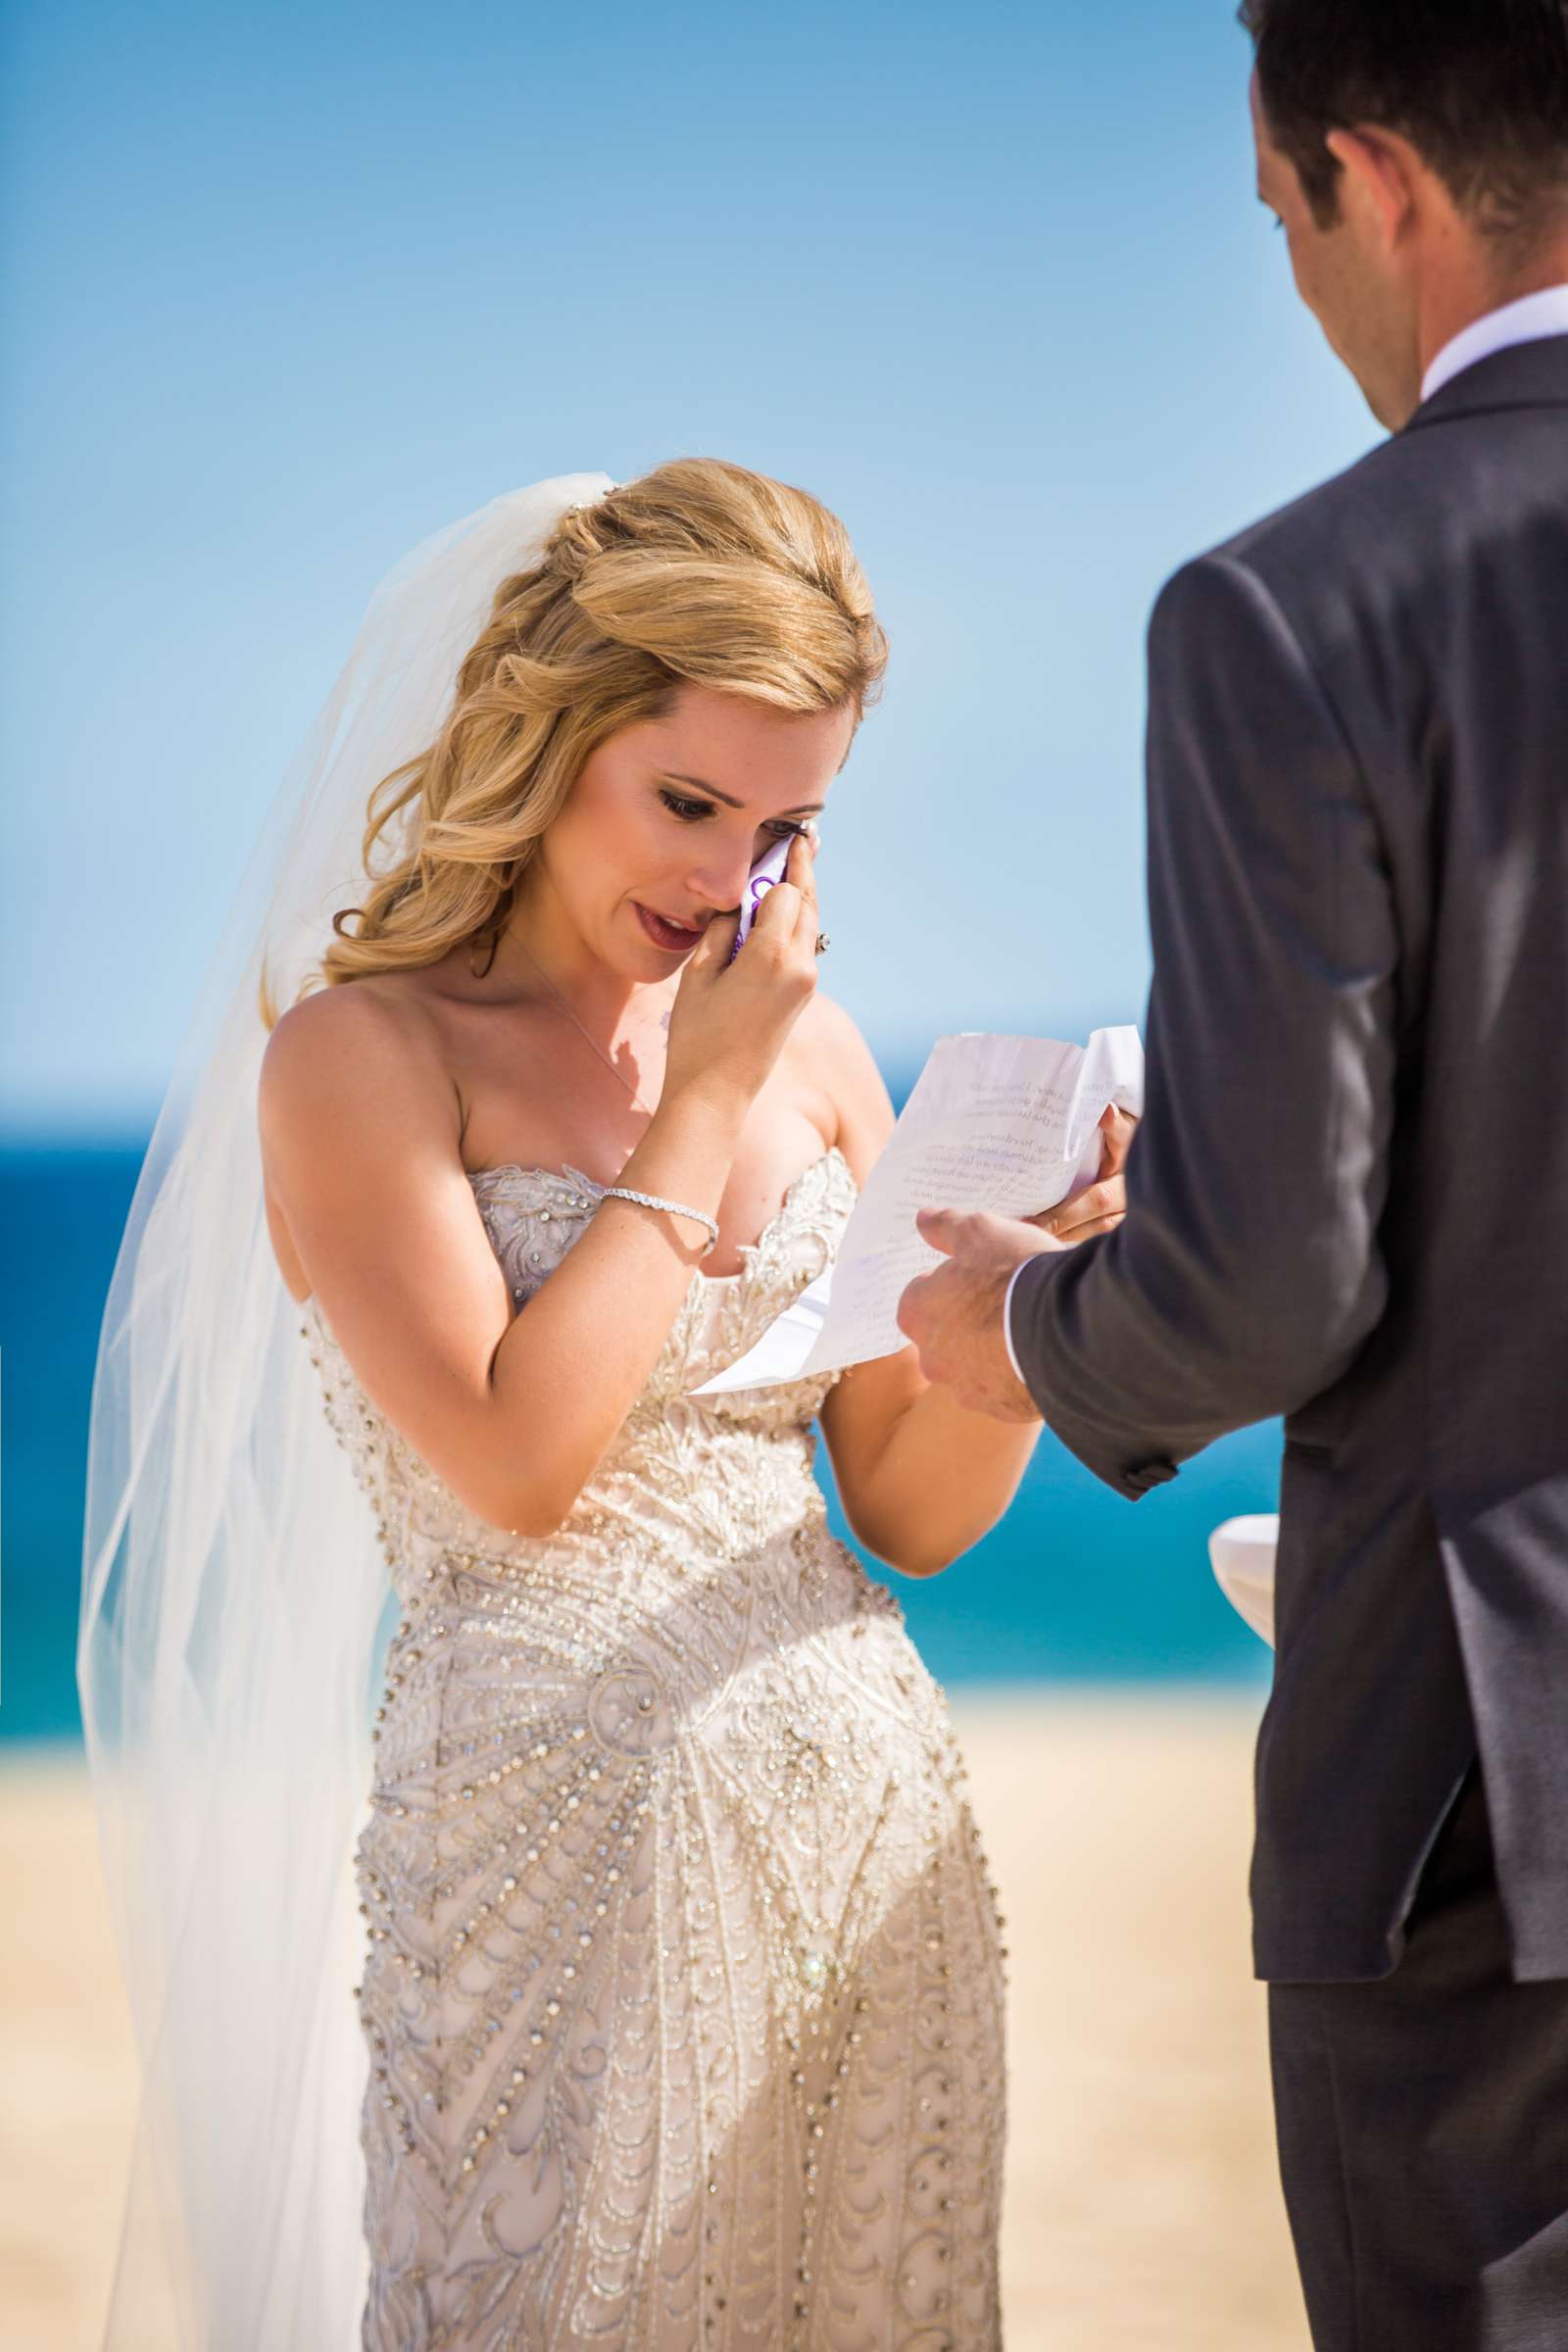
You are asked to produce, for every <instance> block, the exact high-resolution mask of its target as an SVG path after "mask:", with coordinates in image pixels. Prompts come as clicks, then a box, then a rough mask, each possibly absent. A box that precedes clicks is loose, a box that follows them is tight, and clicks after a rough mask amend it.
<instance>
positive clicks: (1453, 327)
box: [1418, 219, 1568, 374]
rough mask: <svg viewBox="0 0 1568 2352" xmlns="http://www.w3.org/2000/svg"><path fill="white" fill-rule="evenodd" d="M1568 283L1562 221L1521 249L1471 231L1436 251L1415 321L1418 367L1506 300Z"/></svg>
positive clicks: (1566, 228) (1567, 228) (1567, 226)
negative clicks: (1442, 250) (1441, 251)
mask: <svg viewBox="0 0 1568 2352" xmlns="http://www.w3.org/2000/svg"><path fill="white" fill-rule="evenodd" d="M1563 285H1568V219H1565V220H1564V221H1562V222H1560V223H1559V224H1558V225H1557V226H1556V227H1555V230H1554V233H1550V234H1547V235H1544V236H1542V237H1539V238H1536V239H1534V240H1532V241H1531V243H1530V244H1529V245H1528V246H1525V247H1513V248H1509V247H1506V246H1503V245H1501V244H1499V243H1497V242H1495V241H1494V240H1492V239H1490V238H1485V237H1481V236H1478V235H1471V236H1469V237H1466V238H1465V239H1464V240H1463V241H1462V242H1459V243H1456V244H1455V246H1454V248H1453V249H1452V250H1451V252H1446V253H1444V254H1443V255H1441V256H1440V257H1439V259H1438V261H1437V263H1436V265H1435V266H1434V268H1433V270H1431V273H1430V275H1429V278H1428V281H1427V283H1426V285H1425V286H1424V287H1423V288H1422V300H1421V306H1420V315H1419V320H1418V335H1419V341H1420V351H1421V371H1422V373H1423V374H1425V372H1426V370H1427V368H1430V367H1431V365H1432V363H1433V361H1434V360H1435V359H1436V358H1437V356H1438V354H1439V352H1440V351H1442V350H1443V349H1444V347H1445V345H1446V344H1448V343H1451V342H1452V340H1453V338H1454V336H1455V335H1458V334H1462V333H1463V332H1464V330H1465V328H1466V327H1467V326H1474V324H1475V322H1476V320H1477V319H1486V318H1489V317H1490V316H1491V314H1492V313H1493V312H1494V311H1500V310H1501V309H1503V307H1504V306H1505V305H1506V304H1508V303H1510V302H1520V301H1522V300H1523V298H1524V297H1525V296H1526V295H1527V294H1540V293H1544V291H1545V289H1546V288H1547V287H1548V286H1563Z"/></svg>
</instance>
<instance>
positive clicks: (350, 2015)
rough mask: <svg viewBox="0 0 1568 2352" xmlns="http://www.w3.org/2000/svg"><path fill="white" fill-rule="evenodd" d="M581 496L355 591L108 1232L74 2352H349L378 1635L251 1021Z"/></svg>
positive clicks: (318, 937)
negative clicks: (111, 1974)
mask: <svg viewBox="0 0 1568 2352" xmlns="http://www.w3.org/2000/svg"><path fill="white" fill-rule="evenodd" d="M612 487H613V484H612V483H611V480H610V478H609V476H608V475H606V474H599V473H594V474H570V475H564V476H561V477H559V478H557V479H555V480H551V481H546V482H540V483H538V484H536V485H534V486H533V487H532V488H530V489H525V490H517V491H514V492H511V493H509V494H508V495H506V496H505V497H501V498H497V499H494V500H492V501H491V503H490V504H489V505H488V506H485V507H482V508H480V509H479V510H478V512H477V513H476V514H473V515H467V516H466V517H465V518H464V519H463V520H461V521H459V522H456V523H453V524H451V525H449V526H448V527H447V528H446V529H444V530H441V531H438V532H436V533H435V534H434V535H433V536H432V537H431V538H429V539H426V540H425V541H423V542H422V544H421V545H419V546H418V547H417V548H416V549H415V550H414V551H413V553H412V554H411V555H409V556H407V557H406V558H405V559H404V560H403V562H402V563H401V564H397V565H396V566H395V567H394V569H393V570H392V571H391V572H389V573H388V574H387V576H386V578H385V579H384V580H383V581H382V582H381V584H380V586H379V587H378V588H377V589H376V591H375V594H374V595H373V597H372V598H371V601H370V605H369V608H368V613H367V615H366V619H365V622H364V625H363V627H362V629H361V631H360V635H359V637H358V639H357V641H356V643H355V646H354V648H353V651H352V653H351V654H350V657H349V660H348V662H347V663H346V665H345V667H344V669H343V671H342V673H341V675H340V676H339V678H338V680H337V683H336V685H335V686H334V688H333V690H332V692H331V694H330V695H329V696H328V698H327V701H326V703H325V704H324V706H323V708H322V710H321V711H320V713H319V717H318V718H317V720H316V723H315V725H314V727H313V728H312V730H311V732H310V734H309V735H308V737H307V738H306V740H305V742H304V744H303V745H302V747H301V749H300V751H299V752H298V753H297V754H296V756H295V758H294V760H293V762H292V763H291V765H290V767H289V769H288V772H287V774H286V775H285V777H284V780H283V783H282V785H281V787H280V789H279V792H278V794H277V797H276V799H275V801H274V802H273V805H272V808H271V810H270V814H269V816H268V818H267V820H266V823H265V825H264V828H263V831H262V834H261V837H260V840H259V841H258V844H257V847H256V849H255V851H254V852H253V854H252V857H251V859H250V862H249V864H248V866H247V867H246V870H245V874H244V878H243V880H242V882H241V885H240V888H239V892H238V895H237V897H236V899H235V902H234V905H233V907H232V909H231V912H230V915H229V919H228V922H227V925H226V927H225V929H224V931H223V933H222V936H221V944H220V946H219V949H218V951H217V954H216V956H215V957H214V960H213V963H212V965H211V968H210V970H209V972H208V976H207V979H206V981H205V983H204V986H203V988H202V991H201V995H200V998H199V1000H198V1003H197V1008H196V1011H195V1014H194V1017H193V1019H192V1021H191V1023H190V1026H189V1029H188V1031H187V1034H186V1037H185V1040H184V1043H183V1045H182V1047H181V1050H180V1053H179V1056H178V1059H177V1062H176V1064H175V1068H174V1074H173V1077H172V1081H171V1084H170V1087H169V1091H168V1094H167V1096H166V1098H165V1101H164V1103H163V1107H162V1109H161V1111H160V1113H159V1117H158V1121H157V1125H156V1126H155V1128H154V1130H153V1135H152V1141H151V1143H150V1145H149V1146H148V1150H147V1155H146V1159H145V1161H144V1164H143V1166H142V1170H141V1174H140V1178H139V1180H138V1182H137V1185H136V1190H135V1195H134V1198H133V1200H132V1201H131V1206H130V1212H129V1215H128V1218H127V1220H126V1224H125V1231H124V1237H123V1242H122V1244H121V1249H120V1255H119V1258H118V1260H117V1262H116V1266H115V1272H114V1279H113V1282H112V1284H111V1287H110V1291H109V1298H108V1302H107V1305H106V1308H105V1312H104V1320H103V1329H102V1334H101V1338H100V1342H99V1350H98V1360H97V1370H96V1374H95V1378H94V1385H93V1397H92V1419H91V1430H90V1436H89V1440H88V1464H87V1497H86V1517H85V1525H84V1530H83V1551H82V1600H81V1625H80V1638H79V1642H78V1648H77V1665H76V1672H77V1685H78V1689H79V1692H80V1699H81V1715H82V1726H83V1732H84V1735H85V1740H86V1748H87V1760H88V1767H89V1771H90V1775H91V1781H92V1790H93V1798H94V1803H95V1806H96V1809H97V1814H98V1826H99V1834H100V1838H101V1840H102V1846H103V1855H104V1864H105V1871H106V1876H107V1880H108V1887H109V1895H110V1902H111V1907H112V1911H113V1915H114V1923H115V1929H116V1934H117V1936H118V1938H119V1942H120V1948H121V1956H122V1961H123V1969H124V1974H125V1982H126V1988H127V1991H128V1994H129V1999H130V2007H131V2014H132V2019H133V2023H134V2026H135V2032H136V2039H137V2044H138V2050H139V2056H140V2063H141V2100H140V2110H139V2115H138V2120H137V2129H136V2138H135V2144H134V2148H133V2151H132V2155H131V2165H130V2180H129V2184H128V2189H127V2194H126V2201H125V2209H124V2216H123V2230H122V2237H121V2243H120V2249H119V2259H118V2263H117V2267H116V2272H115V2278H114V2286H113V2291H112V2295H111V2304H110V2312H109V2317H108V2322H107V2326H106V2330H105V2335H104V2338H103V2342H104V2347H105V2352H154V2347H156V2348H157V2352H175V2348H176V2347H177V2348H178V2352H355V2348H356V2347H357V2346H358V2344H359V2341H360V2315H361V2309H362V2305H363V2300H364V2293H365V2286H366V2278H367V2269H368V2259H367V2253H366V2248H365V2245H364V2239H363V2226H364V2225H363V2202H364V2160H363V2157H362V2154H361V2151H360V2145H359V2131H360V2108H361V2102H362V2100H363V2097H364V2095H365V2091H366V2087H367V2080H368V2069H367V2057H366V2051H365V2045H364V2041H363V2036H362V2034H361V2029H360V2021H359V2016H358V2012H357V2008H356V2004H355V1998H354V1994H355V1988H356V1985H357V1983H358V1979H359V1974H360V1966H361V1959H362V1950H361V1936H362V1934H363V1932H364V1931H363V1929H362V1927H361V1924H360V1922H359V1921H358V1919H357V1916H356V1895H355V1888H354V1879H353V1848H354V1843H355V1839H356V1838H357V1835H358V1832H359V1829H360V1826H361V1824H362V1821H363V1819H364V1817H365V1814H366V1809H367V1800H368V1791H369V1787H370V1780H371V1757H372V1752H373V1751H372V1747H371V1742H370V1719H371V1708H372V1703H373V1698H374V1691H375V1684H376V1679H377V1674H378V1669H379V1663H380V1653H381V1642H380V1640H379V1639H378V1636H379V1634H380V1633H381V1632H382V1631H383V1625H382V1620H383V1614H384V1613H385V1614H386V1615H388V1616H390V1615H392V1614H395V1607H394V1608H392V1609H389V1608H388V1603H389V1599H390V1583H389V1578H388V1572H387V1562H386V1559H385V1557H384V1556H383V1553H382V1549H381V1544H380V1539H379V1538H378V1536H377V1533H376V1529H375V1525H374V1517H373V1513H372V1512H371V1510H370V1508H369V1506H368V1501H367V1499H366V1497H365V1496H364V1495H361V1493H360V1491H359V1489H358V1487H357V1486H356V1485H355V1483H354V1477H353V1473H352V1471H351V1469H350V1467H349V1464H348V1460H347V1457H346V1455H345V1454H344V1453H343V1451H342V1450H341V1448H340V1447H339V1446H338V1444H337V1441H336V1439H335V1438H334V1436H333V1433H332V1430H331V1428H330V1426H329V1424H328V1422H327V1420H326V1417H325V1412H324V1408H323V1404H322V1400H321V1396H320V1391H319V1387H318V1385H317V1377H316V1374H315V1371H314V1370H313V1368H312V1366H311V1363H310V1358H309V1349H308V1348H307V1345H306V1343H305V1342H304V1341H303V1340H302V1338H301V1336H300V1325H301V1323H302V1320H303V1317H302V1313H301V1310H300V1308H299V1307H298V1306H297V1305H296V1304H295V1302H294V1300H293V1299H291V1298H290V1296H289V1294H288V1291H287V1290H286V1288H285V1287H284V1284H283V1281H282V1278H281V1276H280V1274H279V1272H278V1269H277V1264H276V1260H275V1258H274V1257H273V1254H272V1250H271V1247H270V1241H269V1237H268V1231H267V1219H266V1213H265V1207H264V1200H263V1187H262V1169H261V1158H260V1149H259V1143H258V1136H257V1121H256V1088H257V1077H258V1072H259V1070H260V1066H261V1061H262V1055H263V1052H264V1049H265V1047H266V1044H267V1032H266V1029H265V1027H264V1024H263V1020H262V1016H261V1012H260V1008H259V1003H258V987H259V982H260V980H261V977H262V972H263V962H264V956H265V964H266V972H267V977H268V979H269V982H270V988H271V992H272V1000H273V1002H274V1004H275V1005H276V1006H277V1008H278V1010H279V1011H280V1012H281V1011H282V1010H284V1009H286V1007H287V1006H288V1005H290V1004H291V1003H292V1002H293V1000H294V997H295V995H296V993H297V991H298V988H299V985H300V982H301V981H302V979H303V978H304V976H305V974H306V972H307V970H308V969H309V968H310V967H311V966H312V965H314V964H315V963H316V962H317V961H318V960H319V957H320V956H321V953H322V951H323V949H324V948H325V947H326V946H327V944H328V943H329V941H330V938H331V923H332V916H333V914H334V912H335V911H337V910H338V909H340V908H346V907H355V906H357V905H358V904H359V903H360V901H361V899H362V897H363V895H364V889H365V883H366V872H365V865H364V835H365V828H366V823H367V813H368V800H369V796H370V793H371V790H372V788H373V787H374V786H375V785H376V784H377V783H378V782H379V781H380V780H381V778H382V777H383V776H385V775H387V774H388V773H389V772H390V771H391V770H392V769H393V768H395V767H397V766H399V765H400V764H401V763H402V762H403V761H405V760H410V759H412V758H413V757H415V755H416V754H417V753H418V752H420V751H422V750H423V749H425V748H426V747H427V746H428V745H429V744H430V743H431V742H433V740H434V739H435V737H436V735H437V734H438V732H439V730H440V726H441V723H442V720H443V718H444V716H445V714H446V711H447V710H448V709H449V707H450V702H451V698H452V694H453V689H454V686H455V682H456V677H457V671H458V667H459V664H460V662H461V661H462V659H463V656H464V655H465V653H466V651H467V650H468V648H469V646H470V645H471V644H472V642H473V640H474V638H475V637H476V636H477V635H478V633H479V631H480V629H481V628H482V626H483V624H484V622H485V620H486V618H487V617H488V614H489V612H490V608H491V603H492V600H493V598H494V594H495V591H496V589H497V588H498V587H499V585H500V583H501V581H502V580H503V579H504V578H505V577H506V576H507V575H508V574H509V573H511V572H514V571H517V570H521V569H524V568H526V566H527V565H528V564H529V563H530V562H531V561H532V560H533V559H534V558H535V556H536V555H537V553H538V551H539V549H540V548H541V546H542V544H543V542H544V540H545V539H546V538H547V537H548V535H549V532H550V531H551V529H552V528H553V526H554V525H555V523H556V521H557V520H558V519H559V517H560V515H562V514H563V513H564V511H565V510H566V509H568V508H570V507H573V506H577V505H581V504H585V503H587V502H589V501H591V500H593V499H597V498H599V497H601V496H602V495H603V494H604V493H605V492H606V491H607V490H609V489H610V488H612ZM395 822H396V823H403V824H405V825H407V824H415V823H417V803H416V804H413V805H412V806H411V808H410V809H406V810H404V811H402V812H400V817H399V819H398V820H395ZM389 830H390V831H391V840H390V841H389V840H388V836H387V835H383V837H382V839H383V842H384V843H386V845H387V847H389V848H390V847H391V846H392V845H393V843H394V842H395V841H396V839H397V835H396V831H395V827H394V828H392V829H389Z"/></svg>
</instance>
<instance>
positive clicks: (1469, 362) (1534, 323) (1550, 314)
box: [1421, 286, 1568, 401]
mask: <svg viewBox="0 0 1568 2352" xmlns="http://www.w3.org/2000/svg"><path fill="white" fill-rule="evenodd" d="M1547 335H1568V286H1544V287H1543V288H1542V290H1541V292H1540V293H1539V294H1522V295H1521V296H1520V298H1519V300H1518V301H1517V302H1505V303H1504V304H1503V306H1502V308H1501V310H1499V311H1489V312H1488V313H1487V315H1486V317H1485V318H1484V319H1473V320H1472V321H1471V323H1470V325H1469V326H1466V327H1462V328H1461V329H1460V331H1459V332H1458V334H1456V335H1455V336H1453V338H1452V339H1451V341H1449V342H1447V343H1445V345H1444V346H1443V349H1442V350H1441V351H1440V352H1439V354H1438V356H1437V358H1436V359H1435V360H1434V361H1433V363H1432V365H1431V367H1430V368H1428V369H1427V371H1426V376H1425V378H1424V380H1423V382H1422V385H1421V398H1422V400H1423V401H1428V400H1430V399H1431V398H1432V395H1433V393H1434V392H1439V391H1441V390H1442V388H1443V386H1444V385H1445V384H1449V383H1452V381H1453V379H1454V377H1455V376H1456V375H1460V374H1462V373H1463V371H1464V369H1465V368H1473V367H1474V366H1475V364H1476V362H1477V361H1478V360H1490V359H1491V357H1492V355H1493V353H1494V352H1495V351H1506V350H1507V349H1508V348H1509V346H1510V345H1511V344H1514V343H1540V342H1543V341H1544V339H1545V337H1546V336H1547Z"/></svg>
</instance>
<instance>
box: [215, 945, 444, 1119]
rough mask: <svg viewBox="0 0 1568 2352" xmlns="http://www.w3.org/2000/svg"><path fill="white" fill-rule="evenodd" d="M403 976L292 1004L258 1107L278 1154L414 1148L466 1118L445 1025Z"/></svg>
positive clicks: (274, 1036)
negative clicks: (416, 1138) (415, 1139)
mask: <svg viewBox="0 0 1568 2352" xmlns="http://www.w3.org/2000/svg"><path fill="white" fill-rule="evenodd" d="M403 978H404V976H403V975H402V974H399V973H395V972H389V973H379V972H378V973H373V974H370V975H369V976H368V977H367V978H365V979H363V980H349V981H340V982H339V983H338V984H337V986H336V987H332V988H319V989H315V990H313V991H312V993H311V994H310V995H309V996H308V997H302V998H301V999H300V1001H299V1003H298V1004H296V1005H290V1006H289V1008H288V1010H287V1011H286V1012H285V1013H283V1014H282V1015H281V1016H280V1018H279V1019H278V1021H277V1022H276V1024H275V1026H274V1027H273V1029H272V1033H271V1035H270V1038H269V1039H268V1041H267V1050H266V1052H265V1054H263V1056H262V1069H261V1080H260V1085H259V1088H258V1094H257V1109H258V1116H259V1119H260V1124H261V1131H262V1146H263V1151H264V1153H265V1154H266V1156H267V1157H268V1159H269V1161H272V1160H273V1159H274V1157H275V1158H276V1159H278V1160H280V1161H287V1160H296V1159H298V1157H299V1156H300V1155H302V1154H314V1153H317V1152H322V1151H328V1150H334V1151H339V1152H350V1153H353V1154H355V1155H359V1154H360V1153H363V1152H372V1153H373V1152H377V1151H379V1150H380V1149H382V1148H383V1146H391V1145H392V1144H393V1143H397V1144H399V1145H400V1146H401V1147H402V1148H404V1149H406V1148H407V1145H408V1143H409V1141H410V1139H411V1136H413V1135H415V1134H417V1133H419V1132H421V1131H422V1132H424V1133H429V1132H431V1130H432V1129H435V1130H438V1131H439V1130H445V1129H450V1131H451V1133H452V1134H453V1135H454V1136H455V1135H456V1133H457V1131H458V1125H459V1111H458V1102H457V1095H456V1091H455V1089H454V1087H453V1084H452V1079H451V1076H450V1074H449V1072H448V1068H447V1059H446V1054H445V1053H444V1050H443V1042H442V1037H441V1033H440V1028H439V1025H438V1023H437V1021H436V1019H435V1018H434V1016H433V1013H432V1010H431V1007H430V1005H429V1003H428V1001H427V1000H426V998H425V997H424V995H423V993H422V992H421V991H420V990H418V989H417V988H410V987H408V986H405V985H403V984H402V982H403Z"/></svg>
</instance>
